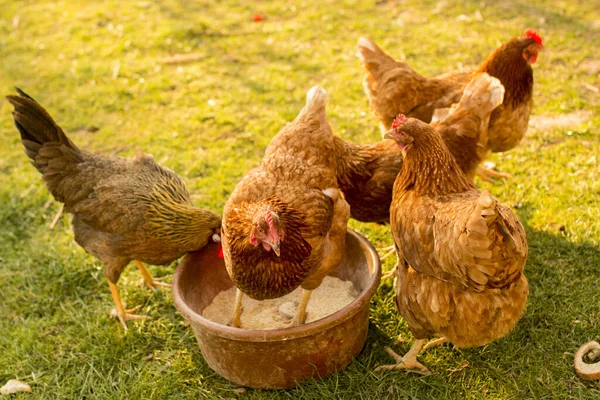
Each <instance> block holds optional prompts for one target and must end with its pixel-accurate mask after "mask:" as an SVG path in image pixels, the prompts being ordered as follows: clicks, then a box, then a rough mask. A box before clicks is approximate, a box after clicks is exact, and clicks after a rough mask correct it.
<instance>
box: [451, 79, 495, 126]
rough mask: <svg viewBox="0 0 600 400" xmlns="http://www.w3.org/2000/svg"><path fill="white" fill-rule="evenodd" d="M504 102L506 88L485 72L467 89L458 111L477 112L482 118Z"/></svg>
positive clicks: (470, 83) (472, 81)
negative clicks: (462, 109)
mask: <svg viewBox="0 0 600 400" xmlns="http://www.w3.org/2000/svg"><path fill="white" fill-rule="evenodd" d="M503 100H504V86H502V83H500V80H498V78H494V77H493V76H490V75H488V74H487V73H485V72H484V73H481V74H477V75H476V76H475V77H474V78H473V79H472V80H471V82H469V84H468V85H467V87H465V90H464V92H463V96H462V97H461V99H460V102H459V103H458V105H457V106H456V107H457V108H456V110H459V109H460V108H464V109H468V110H471V111H472V110H477V111H478V112H479V114H480V115H481V116H485V115H486V114H489V113H491V112H492V111H493V110H494V109H495V108H496V107H498V106H499V105H500V104H502V101H503ZM453 110H454V107H453ZM453 110H452V111H453ZM452 111H451V113H452Z"/></svg>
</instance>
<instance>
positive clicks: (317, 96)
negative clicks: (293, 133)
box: [298, 86, 327, 120]
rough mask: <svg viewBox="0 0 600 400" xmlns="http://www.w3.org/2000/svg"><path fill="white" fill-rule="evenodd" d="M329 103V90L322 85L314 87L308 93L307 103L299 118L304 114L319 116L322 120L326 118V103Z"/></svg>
mask: <svg viewBox="0 0 600 400" xmlns="http://www.w3.org/2000/svg"><path fill="white" fill-rule="evenodd" d="M326 103H327V92H326V91H325V89H323V88H322V87H320V86H314V87H312V88H311V89H310V90H309V91H308V93H306V105H305V106H304V108H303V109H302V111H300V114H299V115H298V118H302V117H304V116H309V117H310V116H312V117H318V118H319V119H321V120H324V119H325V104H326Z"/></svg>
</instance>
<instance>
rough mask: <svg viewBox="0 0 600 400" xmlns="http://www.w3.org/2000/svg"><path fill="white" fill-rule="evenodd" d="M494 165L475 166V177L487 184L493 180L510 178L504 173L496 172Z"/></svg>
mask: <svg viewBox="0 0 600 400" xmlns="http://www.w3.org/2000/svg"><path fill="white" fill-rule="evenodd" d="M495 167H496V165H495V164H494V163H490V162H486V163H484V165H479V166H477V171H476V172H477V176H479V177H480V178H481V179H483V180H484V181H487V182H494V179H493V178H500V179H507V178H510V177H511V176H510V174H507V173H505V172H498V171H496V170H495V169H494V168H495Z"/></svg>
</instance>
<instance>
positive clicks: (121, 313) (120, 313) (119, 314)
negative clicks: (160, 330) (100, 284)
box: [108, 281, 150, 331]
mask: <svg viewBox="0 0 600 400" xmlns="http://www.w3.org/2000/svg"><path fill="white" fill-rule="evenodd" d="M108 287H109V288H110V293H111V294H112V297H113V301H114V302H115V308H113V309H112V310H111V311H110V315H111V316H112V317H116V318H118V319H119V321H120V322H121V325H123V329H125V331H127V321H129V320H132V319H147V318H150V317H148V316H146V315H135V314H132V313H134V312H136V311H137V310H139V309H140V307H142V306H141V305H139V306H137V307H134V308H131V309H129V310H126V309H125V308H124V307H123V303H122V302H121V296H120V295H119V289H118V288H117V285H116V284H114V283H112V282H110V281H108Z"/></svg>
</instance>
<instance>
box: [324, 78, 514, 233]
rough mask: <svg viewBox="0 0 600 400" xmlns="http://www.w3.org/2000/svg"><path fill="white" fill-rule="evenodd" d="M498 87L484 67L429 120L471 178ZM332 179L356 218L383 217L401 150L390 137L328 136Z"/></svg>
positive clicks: (500, 92) (484, 149)
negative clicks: (368, 140) (357, 140)
mask: <svg viewBox="0 0 600 400" xmlns="http://www.w3.org/2000/svg"><path fill="white" fill-rule="evenodd" d="M503 93H504V88H503V87H502V84H500V81H499V80H498V79H496V78H492V77H490V76H489V75H488V74H486V73H482V74H477V75H475V77H474V78H473V79H472V81H471V82H470V83H469V85H467V86H466V87H465V88H464V95H462V96H461V99H460V101H459V102H458V103H456V104H454V105H453V106H452V108H451V109H448V110H446V112H445V114H444V115H443V116H440V117H439V120H438V119H436V121H435V122H432V123H431V126H433V127H434V128H435V129H436V130H437V131H438V132H439V133H440V135H441V136H442V138H443V140H444V142H445V143H446V145H447V146H448V148H449V149H450V152H451V153H452V155H453V156H454V157H455V159H456V160H457V162H458V164H459V167H460V168H461V169H462V170H463V172H464V173H465V174H466V175H467V176H468V177H469V179H470V180H473V178H474V176H475V172H476V170H477V167H478V165H479V164H480V163H481V161H482V160H483V159H484V158H485V156H486V155H487V147H486V144H487V132H488V122H489V119H490V114H491V113H492V110H493V109H494V108H496V107H497V106H498V105H499V104H501V103H502V97H503ZM334 146H335V148H334V150H335V158H336V159H337V160H338V167H337V169H338V173H337V176H338V185H339V187H340V189H341V190H342V191H343V192H344V196H345V198H346V201H347V202H348V204H350V214H351V216H352V218H354V219H356V220H358V221H362V222H379V223H386V222H389V217H390V204H391V202H392V189H393V186H394V181H395V180H396V176H397V175H398V172H399V171H400V168H401V167H402V159H403V155H402V151H401V150H400V149H399V148H398V145H397V144H396V143H395V142H394V141H393V140H383V141H379V142H377V143H374V144H368V145H357V144H353V143H348V142H345V141H344V140H342V139H341V138H339V137H337V136H336V137H334Z"/></svg>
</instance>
